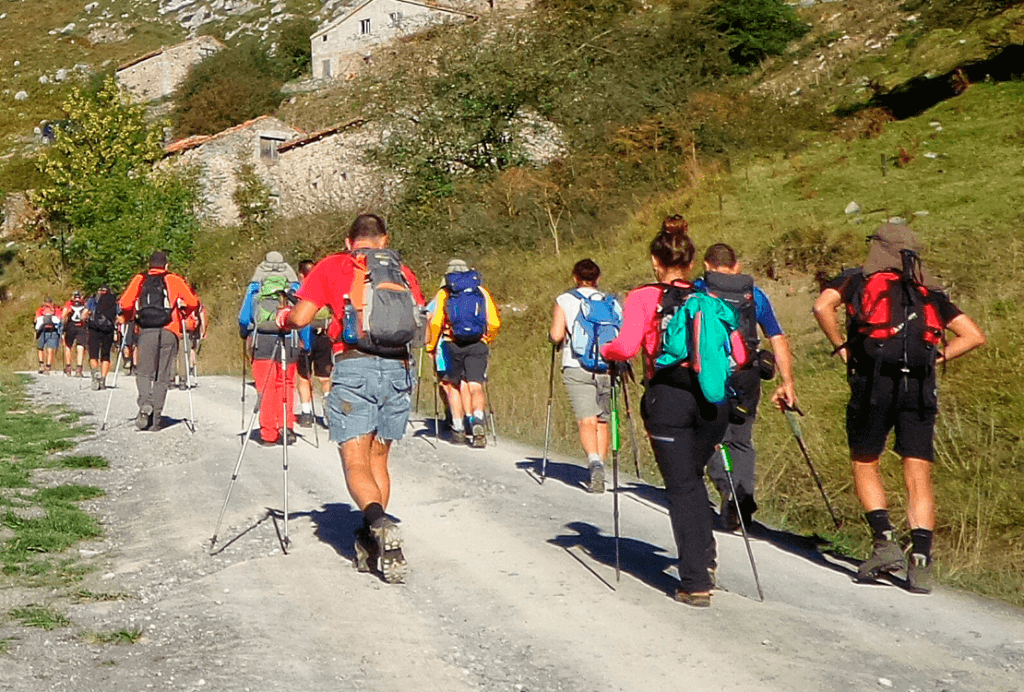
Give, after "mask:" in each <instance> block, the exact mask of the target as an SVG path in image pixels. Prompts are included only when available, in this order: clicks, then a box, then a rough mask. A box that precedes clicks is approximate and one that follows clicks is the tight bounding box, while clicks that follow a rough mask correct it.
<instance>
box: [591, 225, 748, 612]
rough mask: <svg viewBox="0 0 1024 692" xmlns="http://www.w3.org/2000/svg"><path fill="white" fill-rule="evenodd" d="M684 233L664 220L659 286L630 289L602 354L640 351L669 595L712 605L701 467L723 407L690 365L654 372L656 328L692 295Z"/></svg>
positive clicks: (708, 514)
mask: <svg viewBox="0 0 1024 692" xmlns="http://www.w3.org/2000/svg"><path fill="white" fill-rule="evenodd" d="M688 230H689V228H688V225H687V223H686V220H685V219H684V218H683V217H682V216H678V215H675V216H670V217H668V218H666V219H665V220H664V221H663V222H662V225H661V231H660V232H659V233H658V234H657V235H656V236H655V237H654V240H653V241H651V245H650V253H651V266H652V267H653V269H654V275H655V277H656V279H657V283H653V284H647V285H644V286H640V287H638V288H635V289H633V290H632V291H630V293H629V295H628V296H627V297H626V303H625V308H624V321H623V325H622V331H621V332H620V333H619V336H618V338H616V339H615V340H614V341H612V342H611V343H609V344H607V345H605V347H604V348H603V349H602V350H601V355H602V356H604V358H605V359H606V360H609V361H628V360H629V359H631V358H632V357H633V356H635V355H636V354H637V353H639V352H640V351H641V350H642V351H643V358H644V373H645V377H644V383H645V389H644V396H643V399H642V400H641V402H640V413H641V415H642V416H643V420H644V426H645V428H646V429H647V435H648V437H649V438H650V440H651V448H652V450H653V451H654V459H655V461H656V462H657V464H658V468H659V469H660V470H661V475H662V478H663V479H664V480H665V490H666V494H667V496H668V505H669V518H670V520H671V522H672V533H673V535H674V536H675V541H676V548H677V550H678V555H679V586H678V588H677V589H676V592H675V594H674V598H675V600H677V601H679V602H681V603H685V604H687V605H691V606H696V607H705V608H706V607H708V606H710V605H711V590H712V589H713V588H714V556H715V542H714V536H713V535H712V533H711V526H712V511H711V508H710V504H709V500H708V492H707V488H706V487H705V485H704V467H705V466H706V465H707V463H708V460H709V459H710V458H711V456H712V454H714V452H715V445H717V444H718V443H720V442H721V441H722V438H723V437H724V436H725V431H726V428H727V427H728V424H729V419H728V407H727V406H726V404H725V403H719V404H714V403H711V402H709V401H708V400H707V399H706V398H705V396H704V394H703V393H702V392H701V388H700V385H699V384H698V382H697V376H696V374H695V373H694V372H693V370H692V369H691V368H690V367H689V364H688V363H686V362H683V363H680V364H678V365H675V366H671V367H667V368H655V358H656V357H657V356H658V354H659V351H660V349H661V343H662V329H663V328H664V326H665V325H666V324H667V322H668V318H669V317H671V315H672V314H674V312H675V309H676V308H678V306H679V305H681V304H682V302H683V301H684V300H685V298H686V296H687V295H689V294H690V293H692V292H693V291H694V290H695V289H694V288H693V285H692V284H691V283H690V282H689V280H688V278H689V275H690V271H691V270H692V269H693V263H694V258H695V256H696V250H695V248H694V246H693V242H692V241H691V240H690V237H689V235H687V232H688Z"/></svg>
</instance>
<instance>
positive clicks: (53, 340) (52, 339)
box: [36, 332, 60, 351]
mask: <svg viewBox="0 0 1024 692" xmlns="http://www.w3.org/2000/svg"><path fill="white" fill-rule="evenodd" d="M59 345H60V334H58V333H57V332H40V334H39V338H38V339H36V348H38V349H39V350H40V351H42V350H43V349H44V348H52V349H55V350H56V348H57V347H58V346H59Z"/></svg>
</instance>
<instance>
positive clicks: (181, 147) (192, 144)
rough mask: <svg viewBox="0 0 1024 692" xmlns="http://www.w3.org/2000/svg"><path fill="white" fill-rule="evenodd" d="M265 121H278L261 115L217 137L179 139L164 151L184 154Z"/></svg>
mask: <svg viewBox="0 0 1024 692" xmlns="http://www.w3.org/2000/svg"><path fill="white" fill-rule="evenodd" d="M264 120H276V118H274V117H273V116H270V115H261V116H260V117H258V118H253V119H252V120H246V121H245V122H244V123H239V124H238V125H234V126H232V127H229V128H228V129H226V130H221V131H220V132H218V133H217V134H215V135H192V136H191V137H186V138H185V139H179V140H177V141H176V142H171V143H170V144H168V145H167V146H166V147H164V151H165V152H166V153H167V154H182V153H184V152H186V151H189V150H190V149H195V148H197V147H200V146H202V145H204V144H206V143H207V142H211V141H213V140H215V139H220V138H221V137H226V136H228V135H231V134H234V133H236V132H240V131H242V130H247V129H249V128H251V127H252V126H253V125H255V124H256V123H259V122H262V121H264ZM278 122H280V121H278ZM288 127H291V125H289V126H288ZM292 129H293V130H298V131H299V132H302V130H299V128H297V127H292Z"/></svg>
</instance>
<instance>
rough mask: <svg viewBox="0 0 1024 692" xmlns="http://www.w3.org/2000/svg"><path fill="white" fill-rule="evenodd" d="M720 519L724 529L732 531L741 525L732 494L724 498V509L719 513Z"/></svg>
mask: <svg viewBox="0 0 1024 692" xmlns="http://www.w3.org/2000/svg"><path fill="white" fill-rule="evenodd" d="M718 519H719V521H720V522H721V524H722V531H728V532H729V533H732V532H734V531H735V530H736V529H738V528H739V527H740V515H739V512H737V511H736V503H735V502H733V501H732V497H731V496H730V497H725V498H723V499H722V511H721V512H719V513H718Z"/></svg>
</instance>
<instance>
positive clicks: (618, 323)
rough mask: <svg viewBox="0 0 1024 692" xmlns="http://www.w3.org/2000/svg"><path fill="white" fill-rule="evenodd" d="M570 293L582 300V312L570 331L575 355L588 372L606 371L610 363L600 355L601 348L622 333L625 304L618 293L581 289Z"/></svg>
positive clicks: (578, 314)
mask: <svg viewBox="0 0 1024 692" xmlns="http://www.w3.org/2000/svg"><path fill="white" fill-rule="evenodd" d="M569 295H571V296H573V297H574V298H576V299H578V300H579V301H580V309H579V312H577V313H576V319H575V321H573V323H572V329H571V331H570V332H569V347H570V348H571V349H572V355H573V357H574V358H575V359H576V360H578V361H579V362H580V366H581V367H582V368H583V369H584V370H586V371H588V372H597V373H601V372H607V371H608V363H607V362H606V361H605V360H604V358H602V357H601V347H602V346H604V345H605V344H607V343H608V342H609V341H612V340H613V339H614V338H615V337H617V336H618V335H619V330H620V329H621V328H622V307H621V306H620V305H619V301H617V300H615V296H609V295H605V294H603V293H591V294H590V295H589V296H585V295H583V294H582V293H580V292H579V291H570V292H569Z"/></svg>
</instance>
